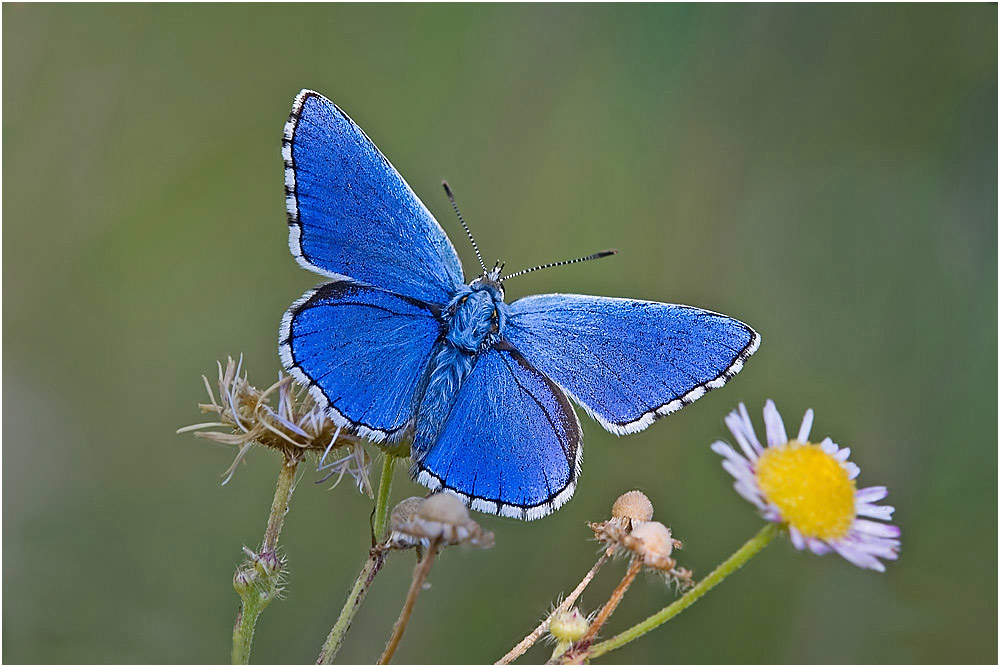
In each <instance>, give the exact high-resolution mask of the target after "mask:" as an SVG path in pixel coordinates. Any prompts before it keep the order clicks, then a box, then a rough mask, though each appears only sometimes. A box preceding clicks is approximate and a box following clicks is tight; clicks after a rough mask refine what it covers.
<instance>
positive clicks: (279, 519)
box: [232, 456, 299, 665]
mask: <svg viewBox="0 0 1000 667" xmlns="http://www.w3.org/2000/svg"><path fill="white" fill-rule="evenodd" d="M298 466H299V462H298V460H297V459H295V458H292V457H289V456H286V457H285V458H284V460H283V461H282V464H281V470H280V471H279V472H278V483H277V486H276V488H275V490H274V500H273V501H272V502H271V513H270V515H268V517H267V528H266V529H265V530H264V540H263V542H262V543H261V547H260V552H259V553H254V552H253V551H250V550H249V549H244V551H246V553H247V556H248V558H247V560H245V561H244V562H243V563H242V564H240V566H239V567H238V568H237V569H236V575H235V576H234V577H233V587H234V588H235V589H236V592H237V593H238V594H239V596H240V611H239V613H238V614H237V615H236V623H235V624H234V625H233V651H232V662H233V664H234V665H245V664H248V663H249V662H250V649H251V647H252V645H253V634H254V629H255V628H256V626H257V619H258V618H259V617H260V613H261V612H262V611H263V610H264V608H265V607H267V605H268V604H270V603H271V600H273V599H274V598H275V597H276V596H277V594H278V592H279V583H280V578H281V560H280V559H279V558H278V555H277V549H278V537H279V536H280V535H281V527H282V525H283V524H284V521H285V514H287V513H288V504H289V502H290V501H291V499H292V492H293V491H294V490H295V471H296V470H297V469H298Z"/></svg>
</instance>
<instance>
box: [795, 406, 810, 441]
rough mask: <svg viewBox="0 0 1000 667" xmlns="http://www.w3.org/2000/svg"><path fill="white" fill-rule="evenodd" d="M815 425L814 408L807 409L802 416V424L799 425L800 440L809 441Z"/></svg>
mask: <svg viewBox="0 0 1000 667" xmlns="http://www.w3.org/2000/svg"><path fill="white" fill-rule="evenodd" d="M812 425H813V410H812V408H809V409H808V410H806V414H805V415H803V417H802V426H800V427H799V437H798V438H796V440H798V441H799V442H809V432H810V431H811V430H812Z"/></svg>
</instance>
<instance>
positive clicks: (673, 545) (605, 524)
mask: <svg viewBox="0 0 1000 667" xmlns="http://www.w3.org/2000/svg"><path fill="white" fill-rule="evenodd" d="M590 528H591V530H593V531H594V537H596V538H597V539H598V540H599V541H601V542H603V543H604V544H605V545H606V546H607V547H608V548H610V549H614V551H615V552H616V553H618V554H619V555H624V554H628V555H629V556H631V557H632V558H636V559H638V560H640V561H641V562H642V564H643V565H644V566H646V567H647V568H649V569H652V570H655V571H657V572H660V573H662V574H664V575H666V576H667V577H668V579H670V580H672V581H675V582H677V583H678V584H679V585H680V586H682V587H684V586H687V585H689V584H690V583H691V572H690V571H689V570H686V569H684V568H680V567H677V562H676V561H675V560H674V559H673V558H671V555H672V554H673V551H674V549H679V548H680V547H681V543H680V542H679V541H677V540H675V539H674V538H673V536H672V535H671V534H670V529H669V528H667V527H666V526H664V525H663V524H662V523H660V522H659V521H643V522H642V523H636V525H635V527H634V528H632V530H628V529H627V528H625V527H624V526H623V525H622V524H621V523H620V522H619V521H617V520H615V519H612V520H610V521H602V522H601V523H592V524H590Z"/></svg>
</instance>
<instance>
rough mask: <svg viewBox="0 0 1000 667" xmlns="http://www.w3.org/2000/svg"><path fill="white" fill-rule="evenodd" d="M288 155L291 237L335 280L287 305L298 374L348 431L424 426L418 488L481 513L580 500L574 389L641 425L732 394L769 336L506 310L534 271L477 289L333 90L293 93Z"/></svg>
mask: <svg viewBox="0 0 1000 667" xmlns="http://www.w3.org/2000/svg"><path fill="white" fill-rule="evenodd" d="M282 156H283V157H284V161H285V196H286V203H287V208H288V228H289V237H288V246H289V248H290V249H291V251H292V254H293V255H294V256H295V259H296V260H297V261H298V262H299V264H301V265H302V266H303V267H305V268H307V269H309V270H310V271H315V272H316V273H319V274H321V275H323V276H325V277H327V278H329V279H330V282H327V283H325V284H323V285H320V286H318V287H316V288H314V289H312V290H310V291H308V292H307V293H306V294H305V295H303V296H302V298H301V299H299V300H298V301H296V302H295V303H294V304H293V305H292V307H291V308H289V309H288V312H287V313H285V316H284V318H283V319H282V321H281V332H280V351H281V360H282V362H283V364H284V366H285V368H286V369H287V370H288V372H289V373H291V374H292V375H293V376H294V377H295V378H296V379H297V380H298V381H299V382H301V383H303V384H304V385H306V386H308V387H309V389H310V392H311V393H312V395H313V396H314V397H315V398H316V400H317V401H319V402H320V404H321V405H325V406H326V409H327V412H328V414H329V416H330V418H331V419H333V421H334V422H335V423H336V424H337V425H338V426H342V427H347V428H350V429H353V430H354V431H355V432H356V433H358V434H359V435H361V436H362V437H365V438H368V439H369V440H372V441H375V442H378V443H382V444H383V446H390V445H391V443H395V442H398V441H400V439H402V438H404V437H411V438H412V442H411V445H410V452H411V457H412V460H413V467H412V469H411V474H412V475H413V477H414V478H415V479H416V481H417V482H419V483H420V484H423V485H424V486H427V487H429V488H430V489H432V490H437V489H444V490H447V491H450V492H452V493H454V494H455V495H457V496H459V497H460V498H461V499H462V500H463V501H465V503H466V504H468V505H469V506H471V507H472V508H473V509H475V510H479V511H481V512H488V513H491V514H499V515H502V516H508V517H516V518H518V519H526V520H530V519H537V518H539V517H542V516H545V515H547V514H549V513H550V512H553V511H555V510H556V509H558V508H559V507H560V506H561V505H563V503H565V502H566V501H567V500H569V499H570V497H571V496H572V495H573V491H574V490H575V488H576V480H577V477H578V476H579V473H580V460H581V456H582V453H583V437H582V432H581V428H580V422H579V420H578V419H577V416H576V412H575V411H574V410H573V407H572V405H571V403H570V399H572V401H573V402H575V403H576V404H578V405H580V406H581V407H583V409H584V410H586V411H587V413H588V414H589V415H590V416H591V417H593V418H594V419H596V420H597V421H598V422H599V423H600V424H601V425H602V426H603V427H604V428H606V429H607V430H609V431H611V432H612V433H615V434H618V435H621V434H625V433H635V432H637V431H641V430H643V429H645V428H646V427H647V426H649V425H650V424H652V423H653V421H654V420H655V419H657V418H658V417H662V416H664V415H667V414H670V413H671V412H674V411H676V410H679V409H680V408H682V407H683V406H685V405H687V404H688V403H691V402H692V401H694V400H696V399H698V398H700V397H701V396H703V395H704V394H705V393H706V392H707V391H709V390H711V389H716V388H718V387H721V386H722V385H723V384H725V383H726V381H727V380H728V379H729V378H731V377H732V376H733V375H735V374H736V373H737V372H739V370H740V369H741V368H742V367H743V363H744V362H745V361H746V359H747V358H748V357H749V356H750V355H751V354H753V353H754V352H755V351H756V350H757V346H758V345H759V344H760V336H758V334H757V333H756V332H755V331H754V330H753V329H751V328H750V327H748V326H747V325H745V324H743V323H742V322H738V321H737V320H734V319H732V318H729V317H726V316H724V315H720V314H718V313H713V312H709V311H707V310H701V309H698V308H692V307H690V306H675V305H670V304H664V303H655V302H650V301H636V300H632V299H612V298H606V297H596V296H579V295H574V294H543V295H539V296H529V297H525V298H523V299H518V300H517V301H514V302H513V303H510V304H507V303H505V302H504V289H503V283H504V280H507V279H509V278H511V277H512V275H521V274H522V273H525V272H523V271H522V272H519V273H516V274H512V275H508V276H501V269H502V266H494V268H493V269H492V270H487V269H486V266H485V264H483V263H482V257H481V256H480V260H479V261H480V264H481V265H482V268H483V273H482V275H480V276H479V277H478V278H476V279H475V280H473V281H472V282H470V283H468V284H466V281H465V277H464V274H463V272H462V266H461V264H460V262H459V259H458V255H457V253H456V252H455V248H454V246H453V245H452V244H451V241H450V240H449V239H448V237H447V235H445V233H444V230H442V229H441V226H440V225H439V224H438V223H437V221H436V220H435V219H434V216H432V215H431V214H430V212H429V211H428V210H427V208H426V207H425V206H424V204H423V203H422V202H421V201H420V199H418V198H417V196H416V194H414V192H413V190H411V189H410V187H409V185H407V184H406V181H404V180H403V178H402V176H400V175H399V173H398V172H397V171H396V170H395V169H394V168H393V166H392V165H391V164H389V161H388V160H386V158H385V157H384V156H383V155H382V153H381V152H379V150H378V148H376V147H375V145H374V144H373V143H372V142H371V140H370V139H369V138H368V137H367V136H366V135H365V133H364V132H363V131H362V130H361V129H360V128H359V127H358V126H357V125H356V124H355V123H354V122H353V121H352V120H351V119H350V118H348V117H347V114H345V113H344V112H343V111H341V110H340V109H339V108H338V107H337V106H336V105H335V104H333V103H332V102H330V101H329V100H328V99H326V98H325V97H323V96H322V95H319V94H318V93H315V92H312V91H309V90H303V91H302V92H301V93H299V95H298V96H297V97H296V98H295V103H294V105H293V106H292V112H291V115H290V117H289V120H288V123H287V124H286V125H285V134H284V141H283V142H282ZM446 190H447V186H446ZM448 195H449V199H451V200H452V203H453V204H454V198H453V197H452V196H451V193H450V191H448ZM455 210H456V213H457V211H458V209H457V207H455ZM459 218H460V219H461V215H459ZM462 224H463V226H464V225H465V223H464V221H462ZM466 230H467V231H468V228H467V227H466ZM469 236H470V239H471V234H470V235H469ZM473 246H474V247H475V241H474V240H473ZM475 250H476V255H477V256H479V249H478V248H475ZM611 252H612V251H608V252H605V253H598V254H597V255H593V256H591V257H597V256H603V255H605V254H610V253H611ZM582 259H588V258H581V260H582ZM573 261H580V260H573ZM562 263H564V262H559V263H557V264H562ZM535 268H543V267H535ZM532 270H533V269H532Z"/></svg>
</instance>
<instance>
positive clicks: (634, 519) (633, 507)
mask: <svg viewBox="0 0 1000 667" xmlns="http://www.w3.org/2000/svg"><path fill="white" fill-rule="evenodd" d="M611 517H612V518H613V519H618V520H619V521H623V522H625V523H626V527H631V526H634V525H637V524H638V523H639V522H641V521H649V520H650V519H652V518H653V503H652V502H650V500H649V498H648V497H646V494H645V493H643V492H642V491H629V492H628V493H623V494H622V495H620V496H618V500H616V501H615V504H614V505H613V506H612V507H611Z"/></svg>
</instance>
